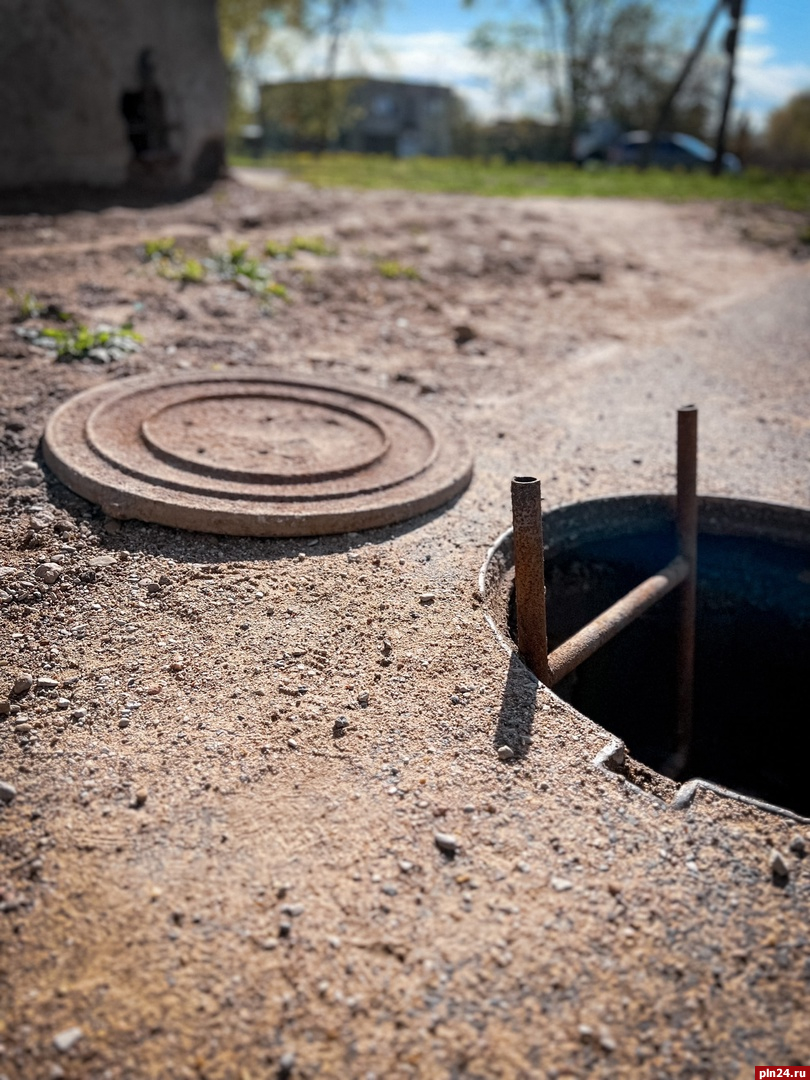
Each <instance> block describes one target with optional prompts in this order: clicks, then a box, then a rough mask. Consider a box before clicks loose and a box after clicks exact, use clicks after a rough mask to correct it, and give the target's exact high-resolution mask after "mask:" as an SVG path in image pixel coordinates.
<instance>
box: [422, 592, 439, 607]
mask: <svg viewBox="0 0 810 1080" xmlns="http://www.w3.org/2000/svg"><path fill="white" fill-rule="evenodd" d="M435 599H436V594H435V593H432V592H423V593H420V595H419V603H420V604H432V603H433V601H434V600H435Z"/></svg>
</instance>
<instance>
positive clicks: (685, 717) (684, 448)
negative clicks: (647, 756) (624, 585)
mask: <svg viewBox="0 0 810 1080" xmlns="http://www.w3.org/2000/svg"><path fill="white" fill-rule="evenodd" d="M697 432H698V411H697V408H696V407H695V406H694V405H684V406H683V408H681V409H678V488H677V497H676V511H675V518H676V524H677V531H678V553H679V555H680V556H681V558H683V559H685V560H686V562H687V564H688V568H689V572H688V574H687V576H686V579H685V580H684V583H683V588H682V589H681V595H680V613H679V623H678V714H677V742H676V753H675V758H676V760H675V763H674V764H675V769H676V771H680V770H681V769H683V768H684V766H685V765H686V763H687V760H688V758H689V752H690V748H691V743H692V714H693V710H694V692H695V691H694V687H695V618H696V609H697V533H698V508H697V445H698V435H697Z"/></svg>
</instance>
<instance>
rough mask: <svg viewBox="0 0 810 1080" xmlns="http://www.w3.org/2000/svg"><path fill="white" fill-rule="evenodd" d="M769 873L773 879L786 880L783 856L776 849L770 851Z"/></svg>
mask: <svg viewBox="0 0 810 1080" xmlns="http://www.w3.org/2000/svg"><path fill="white" fill-rule="evenodd" d="M771 873H772V874H773V876H774V877H775V878H786V877H787V876H788V873H789V871H788V864H787V862H786V860H785V856H784V855H783V854H782V852H781V851H777V849H776V848H772V849H771Z"/></svg>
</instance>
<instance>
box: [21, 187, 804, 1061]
mask: <svg viewBox="0 0 810 1080" xmlns="http://www.w3.org/2000/svg"><path fill="white" fill-rule="evenodd" d="M757 214H765V212H764V211H761V212H753V211H745V210H741V209H740V210H738V211H736V212H734V213H731V212H721V211H719V210H718V209H717V208H713V207H705V206H681V207H669V206H661V205H657V204H652V203H650V204H645V203H632V204H631V203H617V202H612V203H608V202H598V201H581V202H573V201H572V202H565V201H562V200H533V199H526V200H520V201H509V200H484V199H477V198H472V197H450V196H435V197H429V196H416V195H407V194H397V193H367V194H362V195H359V194H353V193H348V192H315V191H311V190H308V189H306V188H303V187H299V186H290V187H281V188H280V189H279V190H275V191H259V190H254V189H251V188H250V187H247V186H239V185H236V184H233V183H231V184H227V185H223V186H222V187H221V188H220V189H218V190H216V191H214V192H213V193H211V194H209V195H205V196H201V197H198V198H195V199H193V200H189V201H187V202H185V203H181V204H176V205H172V206H167V207H158V208H153V209H147V210H141V209H126V208H112V209H108V210H106V211H104V212H102V213H98V214H90V213H73V214H65V215H59V216H50V217H46V216H38V217H37V216H25V217H23V216H19V215H17V216H6V217H4V218H0V238H2V246H3V252H2V255H1V256H0V258H1V259H2V262H1V263H0V266H2V281H3V284H4V285H8V286H11V287H13V288H14V289H16V290H17V293H18V294H23V293H25V292H26V291H30V292H32V293H33V294H35V296H36V297H37V298H38V300H40V301H41V302H43V303H45V302H52V303H55V304H59V305H61V306H62V307H63V308H65V309H67V310H70V311H72V312H75V313H76V314H77V315H78V316H79V317H81V319H82V321H83V322H86V323H88V324H91V325H95V324H97V323H104V322H107V323H116V324H120V323H121V322H123V321H124V320H125V319H127V318H130V317H133V318H134V321H135V326H136V329H137V330H138V331H139V332H140V333H141V334H142V335H143V338H144V343H143V348H142V349H141V351H140V352H138V353H135V354H132V355H131V356H129V357H126V358H123V359H119V360H115V361H112V362H111V363H109V364H106V365H104V364H101V365H100V364H95V363H93V362H92V361H80V362H75V363H72V364H55V363H54V361H53V359H52V355H50V354H48V353H47V352H45V351H44V350H42V349H39V348H37V347H36V346H34V345H32V344H30V343H29V342H28V341H27V340H25V339H23V338H21V337H20V336H19V335H17V334H16V333H15V327H17V326H19V325H24V326H31V325H37V322H36V320H34V321H30V320H29V322H27V323H25V324H17V323H14V322H13V320H14V318H15V317H16V316H17V315H18V314H19V312H18V306H17V303H16V302H14V301H12V300H11V299H10V298H7V297H4V298H3V300H2V305H3V306H2V309H0V318H2V327H0V385H1V386H2V415H0V420H2V423H3V425H4V433H3V436H2V439H3V442H2V464H3V466H4V471H3V473H2V493H3V498H4V509H3V513H2V517H0V542H1V543H2V557H1V558H0V563H2V565H3V570H2V573H3V578H2V580H0V590H2V596H3V597H4V599H3V603H2V605H0V627H1V628H2V630H0V633H1V634H2V641H3V647H2V672H0V682H2V685H0V698H3V697H4V695H5V694H7V693H9V692H10V691H11V690H12V686H13V684H14V682H15V680H17V679H19V678H20V677H21V676H25V675H30V676H32V677H33V678H34V679H45V680H53V681H54V683H55V684H56V685H54V686H53V689H48V684H47V683H46V684H45V685H44V687H43V688H42V689H40V691H39V692H35V691H33V690H32V691H30V692H28V693H26V694H24V695H20V696H18V697H17V698H15V699H13V702H15V703H18V704H19V705H20V711H19V712H18V713H16V715H7V716H0V781H3V782H6V783H10V784H12V785H13V786H14V788H15V789H16V796H15V797H14V798H13V799H12V800H11V801H8V802H7V803H5V804H0V1044H2V1046H1V1047H0V1077H7V1078H8V1080H40V1078H42V1080H46V1078H50V1080H56V1078H58V1077H66V1078H71V1080H102V1078H103V1080H119V1078H121V1080H124V1078H126V1080H141V1078H144V1080H145V1078H150V1080H151V1078H161V1080H163V1078H166V1080H168V1078H172V1080H175V1078H181V1077H182V1078H187V1080H194V1078H198V1077H199V1078H207V1080H248V1078H252V1080H256V1078H259V1077H265V1076H295V1077H302V1078H303V1077H341V1078H343V1077H351V1078H367V1080H371V1078H373V1077H377V1078H379V1080H382V1078H386V1080H387V1078H389V1077H399V1076H412V1077H425V1078H432V1077H437V1078H438V1077H448V1078H449V1077H462V1076H463V1077H471V1078H472V1077H475V1078H481V1080H484V1078H486V1080H491V1078H495V1077H502V1078H504V1080H511V1078H517V1077H525V1078H529V1077H532V1078H534V1077H553V1078H556V1080H562V1078H563V1077H568V1078H574V1077H581V1078H582V1080H584V1078H585V1077H588V1078H591V1077H605V1078H608V1077H610V1078H611V1080H614V1078H617V1077H633V1078H636V1077H656V1078H657V1077H660V1078H667V1080H669V1078H674V1077H679V1078H680V1077H683V1078H684V1080H685V1078H687V1077H688V1078H690V1080H691V1078H695V1077H705V1078H706V1080H709V1078H712V1080H714V1078H715V1077H719V1076H723V1077H732V1078H740V1080H742V1078H744V1077H748V1076H751V1075H753V1066H754V1064H766V1063H771V1064H774V1065H780V1064H781V1065H787V1064H802V1063H804V1064H807V1063H808V1062H807V1061H806V1058H807V1056H808V1055H807V1049H808V1046H810V1007H809V1006H810V981H808V980H809V978H810V959H809V958H808V952H807V943H808V929H807V928H808V923H809V921H810V873H809V872H808V861H807V860H803V859H802V858H800V857H799V854H800V852H799V846H798V845H797V844H796V843H794V847H793V849H792V850H791V843H792V842H794V841H796V839H797V836H801V835H803V836H804V837H805V840H806V842H807V843H808V844H810V835H808V833H810V830H808V829H807V828H805V829H804V832H803V833H802V829H801V828H798V827H797V826H796V824H795V823H792V822H791V821H790V820H787V819H783V818H779V817H774V816H770V815H766V814H763V813H760V812H758V811H755V810H751V809H750V808H746V807H744V806H741V805H737V804H734V803H732V802H729V801H727V800H722V799H717V798H714V797H712V796H708V795H707V796H701V797H700V798H699V799H698V800H696V802H695V803H694V804H693V805H692V806H690V807H689V808H687V809H683V810H674V809H672V808H670V807H668V806H666V805H664V804H662V803H660V802H658V801H656V800H655V799H653V798H652V797H650V796H649V795H647V794H644V793H642V792H639V791H637V790H634V789H632V788H629V787H627V786H626V785H624V784H623V783H622V781H621V779H620V778H611V777H606V776H605V775H604V774H603V773H601V772H599V771H598V770H596V769H595V768H594V767H593V764H592V762H593V759H594V757H595V756H596V755H597V754H598V752H599V751H600V750H601V749H602V748H603V747H604V745H605V743H606V739H607V734H606V733H605V732H604V731H603V730H602V729H600V728H599V727H597V726H596V725H595V724H594V723H592V722H591V721H590V720H588V719H587V718H585V717H583V716H581V715H580V714H579V713H577V712H575V711H574V710H573V709H571V708H570V707H568V706H567V705H565V704H564V703H563V702H562V701H560V700H559V699H558V698H556V697H555V696H554V694H552V693H551V692H550V691H547V690H545V689H544V688H543V687H538V685H537V683H536V682H535V681H534V680H533V679H532V678H531V677H530V676H529V675H528V674H527V673H526V672H525V670H524V669H523V668H522V666H521V665H520V664H519V663H517V662H515V661H512V662H510V660H509V658H508V657H507V656H506V655H505V654H504V653H503V652H502V651H501V649H500V647H499V646H498V644H497V642H496V640H495V638H494V636H493V635H492V633H491V631H490V630H489V628H488V627H487V625H486V623H485V621H484V618H483V613H482V610H481V606H480V602H479V597H478V596H477V594H476V580H477V573H478V569H479V566H480V564H481V561H482V559H483V557H484V554H485V552H486V549H487V547H488V546H489V544H490V543H491V542H492V541H493V539H494V538H495V536H496V535H497V534H498V533H499V532H501V530H502V529H503V528H504V527H505V526H506V525H507V524H508V515H509V510H508V500H509V478H510V477H511V476H512V475H513V474H514V473H516V472H519V473H536V474H537V475H540V476H541V477H542V478H543V481H544V492H545V496H546V499H547V503H548V505H549V506H554V505H558V504H560V503H563V502H567V501H570V500H575V499H585V498H591V497H594V496H597V495H605V494H613V493H618V492H643V491H669V490H672V486H673V483H674V463H673V442H672V440H673V435H672V432H673V430H674V410H675V408H676V407H677V406H678V405H679V404H683V403H684V402H685V401H687V400H688V401H696V402H698V403H699V405H700V407H701V417H702V428H701V466H700V489H701V491H702V492H704V493H710V494H732V495H738V496H746V497H752V498H763V499H770V500H773V501H781V502H789V503H792V504H794V505H800V506H804V507H808V506H810V492H809V491H808V484H807V461H808V449H810V448H809V447H808V424H807V416H808V415H809V414H808V404H809V403H810V402H809V399H810V376H809V375H808V365H807V345H806V343H807V340H808V337H809V336H810V275H809V274H808V265H807V263H800V262H797V261H796V260H795V259H794V258H792V257H791V255H790V254H789V253H788V252H786V251H785V250H784V249H782V248H779V247H773V248H771V247H765V246H763V245H756V244H753V243H751V242H750V241H748V240H746V239H745V238H744V237H743V235H742V234H743V232H744V231H745V228H746V226H747V225H750V223H751V221H756V220H757ZM167 235H171V236H175V237H176V238H177V240H178V243H179V244H182V246H183V248H184V249H185V251H186V254H187V256H189V257H195V258H198V257H202V256H204V255H207V254H208V253H209V251H210V249H211V248H212V247H214V248H217V247H219V248H224V247H225V245H226V244H227V241H228V240H229V239H238V240H240V241H244V242H246V243H248V244H249V245H251V253H252V254H255V255H256V256H259V255H260V253H261V251H262V248H263V245H264V242H265V241H266V240H267V239H268V238H272V239H275V240H277V241H279V242H281V241H284V242H286V241H288V240H290V238H291V237H293V236H296V235H298V236H301V235H305V236H308V237H314V236H322V237H324V239H325V240H326V241H327V245H328V246H331V247H334V248H336V249H337V253H336V254H334V255H331V256H319V255H316V254H312V253H310V252H299V253H298V254H296V255H295V257H294V258H293V259H291V260H286V261H281V260H279V261H278V262H277V263H274V264H273V269H274V274H275V277H276V279H277V280H278V281H279V282H281V283H283V284H284V285H286V286H287V289H288V294H289V298H288V300H287V301H286V302H285V301H284V300H281V299H277V300H276V301H274V302H273V303H272V305H271V308H270V309H269V310H263V305H262V304H261V303H260V302H259V301H258V300H257V299H256V297H255V296H253V295H251V294H250V293H249V292H247V291H240V290H239V289H237V288H235V287H234V286H233V285H232V284H229V283H223V282H219V283H209V284H202V285H191V284H189V285H185V286H182V285H180V284H178V283H177V282H175V281H170V280H166V279H164V278H162V277H160V276H159V275H158V273H157V271H156V266H155V264H149V263H144V262H143V261H142V259H141V250H142V245H143V242H144V241H145V240H146V239H149V238H155V237H158V236H167ZM383 263H387V264H396V266H398V267H399V271H398V272H401V274H402V276H399V277H397V273H395V272H394V271H391V273H392V274H393V277H390V276H389V277H386V276H384V272H383V271H382V270H381V269H380V265H381V264H383ZM409 268H410V269H412V270H413V271H414V273H413V274H410V275H407V274H405V271H406V270H407V269H409ZM228 366H234V367H246V366H247V367H251V366H262V367H264V366H270V367H273V368H277V369H279V370H282V371H285V372H290V371H292V372H298V373H305V374H307V375H308V376H316V377H317V376H322V377H325V378H329V379H335V380H338V381H343V382H347V383H349V384H352V385H357V386H361V387H377V388H379V387H384V388H385V389H386V391H387V393H389V394H392V395H395V396H399V397H400V398H401V400H402V401H403V402H408V403H411V404H413V405H416V406H418V407H419V408H421V409H424V410H425V411H426V412H427V413H428V414H429V415H431V416H433V417H434V418H435V419H436V421H437V422H438V423H440V422H441V418H442V416H444V415H449V416H452V417H453V419H454V420H455V421H457V422H461V423H463V424H464V425H465V426H466V428H467V431H468V433H469V437H470V441H471V442H472V444H473V446H474V449H475V454H476V472H475V476H474V479H473V482H472V484H471V486H470V487H469V488H468V490H467V491H466V492H465V493H464V494H463V495H461V496H460V497H459V498H457V499H456V500H455V501H454V502H453V504H451V505H450V506H449V507H447V508H445V509H444V510H441V511H438V512H434V513H433V514H430V515H428V516H426V517H423V518H417V519H415V520H413V521H411V522H408V523H406V524H404V525H402V526H398V527H392V528H388V529H381V530H376V531H372V532H369V533H362V534H355V535H349V536H338V537H333V538H322V539H319V540H303V541H282V540H247V539H245V540H241V539H234V538H218V537H210V536H202V535H193V534H184V533H179V532H176V531H173V530H171V529H166V528H160V527H156V526H147V525H143V524H139V523H137V522H126V523H123V524H121V523H119V522H116V521H111V520H105V519H104V517H103V515H102V514H101V513H100V512H99V511H97V510H96V509H95V508H94V507H92V506H91V505H89V504H88V503H86V502H84V501H83V500H81V499H79V498H78V497H76V496H73V495H72V494H71V493H70V492H68V491H67V490H66V489H65V488H63V487H62V486H61V485H60V484H59V483H58V482H56V481H55V480H54V479H53V478H52V477H51V476H50V475H49V474H48V473H47V470H45V469H44V466H42V465H41V458H39V457H38V453H37V446H38V440H39V437H40V435H41V432H42V428H43V425H44V422H45V419H46V417H47V416H48V414H49V413H50V411H51V410H52V409H53V408H54V407H55V406H56V405H57V404H58V403H59V402H61V401H63V400H65V399H66V398H67V397H68V396H69V395H71V394H73V393H75V392H77V391H79V390H81V389H83V388H85V387H89V386H92V385H95V384H96V383H97V382H99V381H100V380H106V379H110V378H119V377H122V376H125V375H127V374H132V373H140V372H157V371H161V370H166V371H176V370H193V371H196V370H210V369H212V368H214V369H217V370H220V369H222V368H223V367H228ZM31 461H37V462H38V465H37V467H36V468H30V467H28V465H27V463H29V462H31ZM54 560H58V564H57V565H58V566H59V567H60V571H59V577H58V580H57V581H56V582H55V583H54V584H53V585H44V584H42V582H40V581H38V580H37V579H36V578H35V577H34V576H33V575H34V573H35V570H36V568H37V566H38V565H40V564H41V563H43V562H46V561H54ZM6 568H7V569H6ZM160 581H164V583H163V584H160ZM26 582H29V583H31V584H29V585H27V584H25V583H26ZM425 594H432V596H433V600H431V601H428V602H422V600H420V597H423V596H424V595H425ZM775 707H783V706H782V703H780V702H778V700H775ZM338 717H345V718H346V719H347V720H348V726H347V727H345V728H343V729H338V730H337V731H336V729H335V720H336V719H337V718H338ZM763 720H764V724H766V725H767V718H763ZM521 733H522V734H525V735H526V737H527V740H528V741H527V744H526V746H525V750H526V753H525V755H524V756H523V757H522V758H520V760H518V761H517V762H512V763H504V762H501V761H500V760H499V759H498V756H497V754H496V747H497V746H498V745H500V744H501V743H502V742H503V741H504V740H505V739H507V738H509V737H511V736H515V737H517V734H521ZM786 753H790V748H786ZM437 831H438V832H440V833H447V834H451V835H452V836H453V837H454V839H455V842H456V845H457V851H456V854H455V856H451V855H448V854H447V853H446V852H443V851H442V850H440V849H439V847H438V846H437V843H436V839H435V834H436V832H437ZM444 846H445V848H446V847H447V843H446V842H445V843H444ZM774 847H775V848H777V849H779V850H780V851H781V852H784V853H785V857H786V859H787V860H788V863H789V877H788V881H787V884H786V885H784V887H777V885H776V884H775V883H774V879H773V878H772V875H771V867H770V862H769V859H770V853H771V849H772V848H774Z"/></svg>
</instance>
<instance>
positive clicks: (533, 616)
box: [512, 476, 549, 685]
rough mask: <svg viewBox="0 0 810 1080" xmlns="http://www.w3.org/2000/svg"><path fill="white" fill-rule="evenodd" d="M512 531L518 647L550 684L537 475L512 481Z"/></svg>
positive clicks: (541, 522)
mask: <svg viewBox="0 0 810 1080" xmlns="http://www.w3.org/2000/svg"><path fill="white" fill-rule="evenodd" d="M512 534H513V542H514V548H515V603H516V606H517V633H518V650H519V651H520V653H521V655H522V656H523V658H524V660H525V661H526V663H527V664H528V666H529V668H530V670H531V671H533V672H534V674H535V675H536V676H537V678H538V679H539V680H540V681H541V682H543V683H546V685H548V682H549V672H548V640H547V638H546V577H545V567H544V561H543V516H542V510H541V505H540V481H539V480H538V479H536V477H534V476H516V477H514V478H513V480H512Z"/></svg>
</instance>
